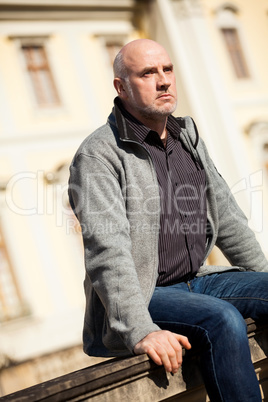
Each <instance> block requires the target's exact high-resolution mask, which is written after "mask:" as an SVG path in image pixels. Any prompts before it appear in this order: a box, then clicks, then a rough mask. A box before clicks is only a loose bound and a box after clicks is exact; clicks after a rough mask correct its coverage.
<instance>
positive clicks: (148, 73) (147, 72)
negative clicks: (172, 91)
mask: <svg viewBox="0 0 268 402" xmlns="http://www.w3.org/2000/svg"><path fill="white" fill-rule="evenodd" d="M151 74H153V71H151V70H150V71H146V72H145V73H144V74H143V75H144V76H146V75H147V76H148V75H151Z"/></svg>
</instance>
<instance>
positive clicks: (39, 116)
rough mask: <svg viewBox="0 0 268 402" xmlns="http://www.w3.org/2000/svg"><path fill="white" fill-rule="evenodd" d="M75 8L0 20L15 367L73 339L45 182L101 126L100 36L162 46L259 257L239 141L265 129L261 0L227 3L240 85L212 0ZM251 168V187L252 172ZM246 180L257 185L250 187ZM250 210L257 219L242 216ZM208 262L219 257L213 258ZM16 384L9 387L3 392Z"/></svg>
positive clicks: (63, 260)
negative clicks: (16, 313) (238, 51)
mask: <svg viewBox="0 0 268 402" xmlns="http://www.w3.org/2000/svg"><path fill="white" fill-rule="evenodd" d="M36 3H37V4H38V1H37V2H36ZM74 3H75V2H74ZM78 3H79V2H78ZM78 3H77V10H76V13H72V17H71V18H70V15H69V17H68V18H67V17H66V16H67V14H66V13H65V14H64V13H62V14H60V13H58V14H57V16H58V17H57V18H58V21H57V20H56V19H55V18H54V19H53V18H47V19H46V18H45V17H46V15H47V14H48V11H49V6H48V8H47V11H46V12H45V14H44V13H42V17H40V18H38V16H37V15H35V16H34V15H33V14H31V16H29V19H28V20H27V18H26V17H25V15H24V16H23V17H21V16H20V14H18V13H17V11H16V10H15V11H16V13H15V14H16V19H15V17H13V18H12V15H13V14H12V13H10V12H9V14H7V13H2V17H1V16H0V59H1V63H0V87H1V90H0V184H1V183H5V184H6V190H5V191H1V192H0V207H1V212H0V222H1V227H2V231H3V234H4V237H5V241H6V245H7V249H8V251H9V254H10V258H11V262H12V266H13V269H14V272H15V275H16V277H17V282H18V285H19V288H20V290H21V293H22V297H23V300H24V302H25V304H26V306H27V309H28V312H29V314H28V315H27V316H26V317H22V318H20V319H17V320H12V321H10V322H4V323H0V345H1V346H0V355H1V354H5V355H7V356H8V357H9V358H11V359H13V360H16V361H18V362H20V361H22V360H27V359H31V358H35V357H38V356H41V355H43V354H49V353H53V352H54V351H55V350H61V349H64V348H69V347H72V346H74V345H80V344H81V330H82V322H83V313H84V295H83V287H82V285H83V277H84V267H83V253H82V245H81V239H80V237H79V235H77V234H74V233H73V229H72V228H73V226H72V225H73V222H74V221H73V217H72V216H71V215H70V211H69V210H68V208H67V207H66V188H67V178H68V171H67V170H66V169H65V170H64V169H63V171H62V172H61V173H59V174H58V177H59V181H58V182H57V181H55V182H53V181H52V182H51V181H49V178H51V177H52V176H53V177H54V178H55V174H56V171H57V168H58V167H59V166H60V165H61V164H66V166H67V165H68V164H69V163H70V161H71V158H72V156H73V154H74V152H75V150H76V149H77V147H78V146H79V144H80V143H81V141H82V140H83V139H84V138H85V137H86V136H87V135H88V134H89V133H91V132H92V131H93V130H94V129H95V128H97V127H98V126H99V125H101V124H104V123H105V121H106V119H107V115H108V114H109V112H110V110H111V107H112V101H113V98H114V96H115V91H114V89H113V86H112V82H111V81H112V71H111V66H110V65H109V62H108V57H107V53H106V50H105V46H104V42H105V38H109V37H111V36H114V37H118V36H119V37H123V38H124V41H125V42H127V41H129V40H132V39H134V38H137V37H140V36H149V37H151V38H153V39H155V40H158V41H159V42H161V43H162V44H163V45H165V46H166V48H167V49H168V51H169V53H170V54H171V57H172V59H173V61H174V63H175V68H176V74H177V86H178V93H179V104H178V109H177V111H176V114H177V115H191V116H193V117H194V119H195V120H196V122H197V123H198V126H199V130H200V134H201V135H202V136H203V137H204V139H205V140H206V142H207V145H208V148H209V151H210V152H211V155H212V157H213V159H214V160H215V162H216V165H217V167H218V168H219V169H220V171H221V172H222V173H223V175H224V176H225V177H226V179H227V181H228V183H229V184H230V186H231V187H233V188H234V191H235V195H236V197H237V199H238V200H239V202H241V205H242V207H243V208H244V210H245V212H246V213H247V214H248V216H249V218H250V220H251V221H252V222H251V223H252V225H253V226H254V225H255V227H257V232H256V234H257V236H258V238H259V240H260V242H261V244H262V245H263V247H264V249H265V252H266V253H267V255H268V248H267V247H268V246H267V236H268V234H267V230H268V219H267V216H266V215H267V211H266V209H267V208H266V205H267V203H265V200H266V199H267V198H266V197H267V195H266V193H267V178H266V176H265V175H266V173H265V172H264V170H263V162H262V160H261V158H260V155H262V148H261V146H262V145H261V144H262V143H261V141H262V139H261V138H260V136H258V135H257V136H255V137H254V139H252V136H250V135H249V134H248V128H249V127H250V125H251V124H252V123H255V122H268V77H267V70H268V55H267V52H266V51H265V49H266V42H267V36H268V21H267V19H268V6H267V1H265V0H259V1H258V3H256V2H252V1H251V0H240V1H238V0H234V1H232V2H229V3H230V4H233V5H234V6H235V7H237V9H238V11H237V13H236V14H235V20H236V24H237V27H238V29H239V32H241V40H242V46H243V49H244V51H245V56H246V59H247V62H248V66H249V70H250V73H251V75H250V79H246V80H237V78H236V77H235V75H234V73H233V69H232V65H231V63H230V60H229V57H228V54H227V52H226V49H225V47H224V43H223V41H222V38H221V36H220V32H219V23H220V22H219V14H218V10H219V7H220V6H221V5H222V4H223V2H221V1H218V0H203V1H202V2H196V1H193V2H192V1H190V0H184V1H177V0H173V1H171V0H155V1H153V2H151V4H150V7H148V5H147V4H146V5H144V6H143V5H142V4H139V6H138V7H137V8H133V4H134V3H135V2H134V1H133V2H130V1H126V2H120V4H121V5H122V4H123V3H124V4H125V8H124V7H123V8H122V10H123V11H122V12H111V11H110V10H105V8H103V9H101V10H100V11H99V12H98V14H96V13H91V12H90V10H89V11H88V12H87V14H86V17H85V14H83V13H81V11H79V4H78ZM229 3H228V4H229ZM126 9H127V11H126ZM15 11H14V12H15ZM15 14H14V15H15ZM18 15H19V17H18ZM76 17H77V18H76ZM27 36H37V37H38V36H39V37H40V36H44V37H46V39H45V42H46V46H47V52H48V57H49V62H50V66H51V70H52V73H53V76H54V78H55V82H56V86H57V89H58V92H59V96H60V99H61V101H62V103H61V106H60V107H59V108H56V109H50V110H41V109H40V108H38V106H37V105H36V103H35V101H34V97H33V94H32V92H31V87H30V83H29V82H28V81H27V76H26V71H25V66H24V63H23V58H22V56H21V54H20V51H19V47H20V41H19V38H21V37H27ZM265 135H266V134H265ZM267 141H268V133H267ZM258 171H260V172H261V173H263V181H262V184H258V183H259V182H258V177H257V176H256V177H255V176H254V175H255V173H256V172H258ZM252 175H253V176H254V177H253V176H252ZM252 177H253V178H254V180H255V179H256V180H255V181H256V183H257V187H256V186H255V187H250V178H252ZM239 186H240V187H239ZM241 186H242V187H241ZM243 186H244V187H243ZM241 188H242V190H241ZM253 190H254V191H253ZM253 193H254V194H255V195H256V196H258V195H259V194H261V195H264V198H262V204H260V202H261V201H260V200H259V201H258V200H257V198H258V197H257V198H256V200H257V201H256V200H255V199H254V200H255V201H254V203H253V204H252V199H253V198H252V196H253V195H254V194H253ZM255 195H254V196H255ZM259 206H260V207H259ZM256 210H258V213H259V215H257V216H254V219H251V218H252V216H251V214H252V213H253V212H254V213H255V211H256ZM260 221H261V224H262V225H261V226H262V227H260ZM258 225H259V226H258ZM213 258H214V260H213V261H215V262H219V261H220V260H221V258H222V257H221V256H218V254H217V253H215V254H214V257H213ZM20 384H21V383H19V382H18V383H17V384H16V381H15V382H14V384H13V386H14V388H13V390H16V389H18V387H20V386H21V385H20ZM27 384H28V383H27ZM8 389H9V390H10V389H11V388H10V385H9V388H8ZM10 392H11V391H10Z"/></svg>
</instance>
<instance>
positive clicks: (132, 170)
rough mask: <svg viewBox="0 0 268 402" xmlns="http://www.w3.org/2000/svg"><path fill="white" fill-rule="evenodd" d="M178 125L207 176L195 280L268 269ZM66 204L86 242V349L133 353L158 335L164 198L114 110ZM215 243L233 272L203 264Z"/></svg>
mask: <svg viewBox="0 0 268 402" xmlns="http://www.w3.org/2000/svg"><path fill="white" fill-rule="evenodd" d="M170 118H174V117H172V116H171V117H170ZM177 121H178V123H179V124H180V126H181V129H182V130H181V136H180V138H181V141H183V143H184V144H185V146H186V147H187V149H188V150H189V151H190V152H191V153H192V155H193V157H194V158H196V159H197V160H198V162H199V163H200V164H201V165H202V166H203V168H204V169H205V172H206V180H207V217H208V223H209V233H208V237H207V244H206V253H205V255H204V262H203V265H202V266H201V267H200V270H199V272H198V275H207V274H210V273H213V272H221V271H226V270H228V269H234V267H236V268H237V269H239V270H254V271H267V272H268V263H267V260H266V258H265V256H264V254H263V252H262V250H261V248H260V245H259V244H258V242H257V241H256V238H255V235H254V233H253V231H252V230H251V229H250V228H249V227H248V223H247V219H246V217H245V215H244V214H243V212H242V211H241V209H240V208H239V206H238V205H237V203H236V201H235V199H234V197H233V196H232V194H231V192H230V189H229V188H228V186H227V184H226V183H225V181H224V180H223V178H222V177H221V176H220V174H219V173H218V171H217V170H216V168H215V166H214V164H213V162H212V160H211V159H210V157H209V155H208V152H207V149H206V146H205V144H204V142H203V141H202V139H201V138H198V133H197V130H196V127H195V125H194V123H193V120H192V119H191V118H190V117H185V118H177ZM69 199H70V203H71V206H72V208H73V210H74V212H75V214H76V216H77V218H78V219H79V222H80V224H81V228H82V234H83V242H84V253H85V254H84V255H85V268H86V276H85V281H84V288H85V296H86V310H85V319H84V330H83V343H84V351H85V353H87V354H89V355H93V356H126V355H130V354H132V353H133V348H134V346H135V345H136V344H137V343H138V342H139V341H140V340H141V339H142V338H144V337H145V336H146V335H147V334H148V333H150V332H153V331H156V330H160V328H159V327H158V326H157V325H156V324H154V323H153V321H152V319H151V317H150V314H149V312H148V304H149V302H150V299H151V297H152V294H153V291H154V288H155V285H156V280H157V275H158V234H159V221H160V198H159V187H158V183H157V177H156V172H155V169H154V166H153V162H152V160H151V158H150V156H149V154H148V152H147V151H146V150H145V148H144V147H143V146H142V145H140V144H139V143H137V141H136V139H135V135H134V133H133V132H131V130H129V129H128V127H127V123H126V121H125V119H124V117H123V115H122V114H121V112H120V110H119V108H118V107H117V106H116V105H115V108H114V109H113V112H112V113H111V115H110V116H109V118H108V121H107V123H106V124H105V125H103V126H102V127H100V128H98V129H97V130H96V131H95V132H94V133H93V134H91V135H89V136H88V137H87V138H86V139H85V140H84V141H83V143H82V144H81V146H80V147H79V149H78V151H77V152H76V154H75V156H74V159H73V161H72V163H71V166H70V180H69ZM214 245H217V246H218V247H219V248H220V249H221V250H222V252H223V253H224V255H225V256H226V257H227V259H228V260H229V261H230V263H231V265H232V266H231V267H222V266H208V265H206V264H205V261H206V259H207V257H208V255H209V254H210V252H211V250H212V248H213V246H214Z"/></svg>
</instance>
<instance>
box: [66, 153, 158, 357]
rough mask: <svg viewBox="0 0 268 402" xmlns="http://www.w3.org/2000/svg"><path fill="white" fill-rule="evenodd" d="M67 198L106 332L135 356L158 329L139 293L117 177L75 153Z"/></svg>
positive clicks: (100, 162)
mask: <svg viewBox="0 0 268 402" xmlns="http://www.w3.org/2000/svg"><path fill="white" fill-rule="evenodd" d="M69 197H70V203H71V205H72V208H73V209H74V212H75V214H76V216H77V217H78V219H79V221H80V225H81V229H82V234H83V242H84V252H85V266H86V273H87V275H88V277H89V278H90V281H91V283H92V286H93V288H94V290H95V292H96V293H97V295H98V297H99V299H100V300H101V302H102V304H103V306H104V309H105V312H106V316H107V318H108V325H109V327H110V329H111V330H112V331H113V332H116V333H117V335H119V336H120V338H121V339H122V340H123V343H124V344H125V345H126V347H127V348H128V349H129V350H130V351H131V352H133V348H134V346H135V345H136V344H137V343H138V342H139V341H140V340H141V339H142V338H144V337H145V336H146V335H148V334H149V333H150V332H153V331H156V330H160V328H159V327H158V326H157V325H155V324H154V323H153V322H152V319H151V316H150V314H149V312H148V308H147V306H146V303H145V301H144V298H143V295H142V291H141V287H140V283H139V280H138V276H137V272H136V268H135V264H134V261H133V258H132V254H131V247H132V244H131V236H130V225H129V221H128V218H127V213H126V206H125V199H124V196H123V192H122V188H121V185H120V180H119V177H117V174H116V172H114V171H112V170H111V168H110V166H108V165H107V164H105V161H103V160H101V159H99V158H97V157H94V156H88V155H85V154H79V155H77V156H76V158H75V160H74V162H73V163H72V165H71V168H70V182H69ZM86 297H87V295H86Z"/></svg>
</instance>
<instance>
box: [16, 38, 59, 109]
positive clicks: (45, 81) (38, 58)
mask: <svg viewBox="0 0 268 402" xmlns="http://www.w3.org/2000/svg"><path fill="white" fill-rule="evenodd" d="M21 49H22V53H23V56H24V60H25V64H26V70H27V73H28V75H29V79H30V82H31V85H32V88H33V92H34V95H35V98H36V101H37V104H38V105H39V106H40V107H44V108H45V107H54V106H58V105H59V104H60V100H59V96H58V93H57V89H56V86H55V82H54V79H53V76H52V73H51V69H50V66H49V62H48V58H47V54H46V49H45V47H44V45H43V44H36V43H33V44H31V43H29V44H22V46H21Z"/></svg>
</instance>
